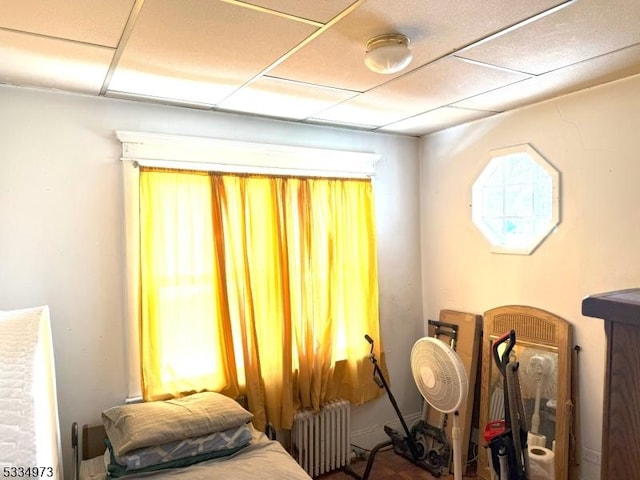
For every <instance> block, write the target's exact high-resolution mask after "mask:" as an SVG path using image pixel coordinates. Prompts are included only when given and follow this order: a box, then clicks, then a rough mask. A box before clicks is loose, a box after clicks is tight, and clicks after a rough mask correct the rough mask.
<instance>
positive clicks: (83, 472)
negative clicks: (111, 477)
mask: <svg viewBox="0 0 640 480" xmlns="http://www.w3.org/2000/svg"><path fill="white" fill-rule="evenodd" d="M310 478H311V477H309V475H307V473H306V472H305V471H304V470H303V469H302V467H300V465H298V464H297V463H296V461H295V460H294V459H293V458H292V457H291V456H290V455H289V454H288V453H287V452H286V450H285V449H284V448H283V447H282V445H280V443H278V442H276V441H273V440H269V439H268V438H267V437H266V436H265V435H264V434H262V433H260V432H256V433H255V434H254V440H253V441H252V442H251V444H250V445H249V446H247V447H245V448H243V449H242V450H240V451H239V452H237V453H235V454H233V455H231V456H229V457H225V458H217V459H214V460H208V461H205V462H202V463H198V464H196V465H191V466H190V467H184V468H174V469H168V470H162V471H159V472H154V473H147V474H143V475H127V476H125V477H122V480H134V479H146V480H215V479H221V480H258V479H260V480H263V479H266V480H310ZM105 479H106V474H105V460H104V458H103V457H102V456H100V457H96V458H93V459H91V460H85V461H83V462H82V464H81V465H80V480H105Z"/></svg>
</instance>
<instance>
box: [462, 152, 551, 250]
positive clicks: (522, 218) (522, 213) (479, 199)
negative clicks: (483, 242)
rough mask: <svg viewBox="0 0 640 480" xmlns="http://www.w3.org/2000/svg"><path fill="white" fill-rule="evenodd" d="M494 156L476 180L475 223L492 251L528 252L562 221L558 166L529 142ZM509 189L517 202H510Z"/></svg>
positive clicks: (474, 185) (472, 203)
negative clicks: (508, 201) (508, 198)
mask: <svg viewBox="0 0 640 480" xmlns="http://www.w3.org/2000/svg"><path fill="white" fill-rule="evenodd" d="M490 157H491V159H490V160H489V162H488V163H487V165H486V166H485V167H484V169H483V170H482V172H481V173H480V175H479V176H478V177H477V179H476V181H475V182H474V183H473V186H472V194H471V195H472V201H471V210H472V220H473V223H474V225H475V226H476V228H478V230H480V232H481V233H482V235H483V236H484V237H485V238H486V239H487V240H488V241H489V243H490V245H491V251H492V252H494V253H506V254H515V255H530V254H531V253H533V252H534V251H535V250H536V249H537V248H538V246H539V245H540V244H541V243H542V242H543V241H544V240H545V239H546V238H547V237H548V236H549V234H550V233H551V232H553V231H554V230H555V229H556V228H557V227H558V224H559V223H560V172H559V171H558V170H556V169H555V168H554V167H553V166H552V165H551V164H550V163H549V162H548V161H547V160H546V159H545V158H544V157H543V156H542V155H541V154H540V153H539V152H538V151H536V150H535V148H533V147H532V146H531V145H530V144H528V143H527V144H521V145H515V146H512V147H506V148H500V149H496V150H492V151H491V152H490ZM527 157H528V159H527ZM525 161H528V162H533V164H535V165H533V166H531V167H530V168H529V169H528V168H527V166H526V165H525V164H524V163H522V162H525ZM536 167H537V168H536ZM499 169H501V170H502V171H499ZM509 194H511V195H512V196H513V197H514V199H516V202H515V204H516V205H515V206H514V205H507V195H509ZM528 194H529V195H528ZM500 195H501V196H500ZM491 196H492V197H493V198H492V199H490V198H489V197H491ZM505 230H508V231H509V232H508V233H506V232H505Z"/></svg>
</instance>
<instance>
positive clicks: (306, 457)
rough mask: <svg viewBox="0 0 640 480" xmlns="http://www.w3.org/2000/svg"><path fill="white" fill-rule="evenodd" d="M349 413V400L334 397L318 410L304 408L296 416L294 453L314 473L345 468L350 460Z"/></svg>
mask: <svg viewBox="0 0 640 480" xmlns="http://www.w3.org/2000/svg"><path fill="white" fill-rule="evenodd" d="M350 413H351V404H350V403H349V402H348V401H347V400H335V401H333V402H330V403H327V404H326V405H324V406H323V407H322V408H321V409H320V411H319V412H314V411H313V410H303V411H300V412H297V413H296V414H295V416H294V419H293V428H292V430H291V443H292V450H293V457H294V458H295V459H296V460H297V462H298V463H299V464H300V466H301V467H302V468H303V469H304V470H305V471H306V472H307V473H308V474H309V475H310V476H312V477H315V476H317V475H322V474H323V473H327V472H330V471H332V470H336V469H338V468H342V467H344V466H345V465H348V464H349V461H350V453H351V448H350V443H351V442H350V437H351V432H350Z"/></svg>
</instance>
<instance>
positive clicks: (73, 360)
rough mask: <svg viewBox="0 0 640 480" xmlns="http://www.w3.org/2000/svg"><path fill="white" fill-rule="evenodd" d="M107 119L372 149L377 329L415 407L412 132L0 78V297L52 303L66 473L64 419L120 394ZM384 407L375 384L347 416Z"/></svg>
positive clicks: (96, 415) (118, 125)
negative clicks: (87, 93)
mask: <svg viewBox="0 0 640 480" xmlns="http://www.w3.org/2000/svg"><path fill="white" fill-rule="evenodd" d="M115 130H138V131H148V132H159V133H171V134H184V135H199V136H208V137H219V138H229V139H236V140H246V141H255V142H265V143H284V144H293V145H302V146H308V147H322V148H335V149H345V150H356V151H365V152H374V153H380V154H381V155H382V160H381V161H380V162H379V164H378V168H377V176H376V178H375V195H376V211H377V216H376V218H377V229H378V250H379V274H380V315H381V327H382V336H383V339H382V340H383V342H384V344H385V347H386V350H387V357H388V366H389V370H390V378H391V382H392V386H393V388H394V394H395V396H396V398H397V400H398V402H399V404H400V407H401V409H402V410H403V411H404V412H408V413H415V412H417V411H419V409H420V402H419V396H418V394H417V392H416V390H415V386H414V384H413V380H412V378H411V375H410V370H409V366H408V347H407V346H408V345H411V344H412V342H413V341H415V339H416V338H417V337H418V336H420V334H421V333H422V301H421V294H422V291H421V285H420V282H421V278H420V243H419V234H420V231H419V224H420V217H419V213H418V210H419V175H418V171H419V163H418V153H419V142H418V140H417V139H415V138H409V137H402V136H395V135H383V134H372V133H366V132H356V131H349V130H343V129H337V128H328V127H320V126H304V125H296V124H292V123H287V122H281V121H271V120H264V119H258V118H250V117H241V116H237V115H226V114H221V113H213V112H203V111H198V110H190V109H186V108H178V107H167V106H160V105H152V104H139V103H134V102H127V101H120V100H111V99H104V98H92V97H83V96H77V95H68V94H62V93H53V92H44V91H37V90H31V89H23V88H14V87H8V86H0V132H1V137H2V141H0V309H2V310H10V309H14V308H25V307H29V306H36V305H43V304H48V305H49V306H50V308H51V322H52V333H53V342H54V351H55V357H56V373H57V380H58V400H59V409H60V420H61V422H60V423H61V428H62V436H63V451H64V455H65V464H66V466H65V468H66V477H67V478H70V474H71V471H72V468H71V463H70V433H69V432H70V428H71V423H72V422H73V421H77V422H79V424H80V425H82V424H83V423H91V424H93V423H98V422H99V421H100V412H101V411H102V410H104V409H105V408H107V407H109V406H112V405H114V404H118V403H121V402H122V401H123V400H124V398H125V396H126V395H127V390H126V389H127V378H126V372H127V365H126V363H125V328H124V318H123V317H124V311H125V300H124V294H125V291H124V285H125V281H124V279H125V273H124V266H125V265H124V230H123V199H122V179H121V164H120V161H119V158H120V143H119V142H118V141H117V139H116V136H115V133H114V132H115ZM364 333H366V332H363V335H364ZM353 341H364V338H357V339H353ZM395 418H396V417H395V413H394V412H393V409H392V408H391V405H390V403H389V402H388V400H387V399H386V397H382V398H380V399H378V400H376V401H374V402H371V403H370V404H368V405H366V406H363V407H360V408H357V409H355V412H354V414H353V425H352V428H353V430H354V432H367V431H369V428H370V427H371V426H376V429H375V430H376V431H382V424H383V423H386V422H389V421H392V420H394V419H395Z"/></svg>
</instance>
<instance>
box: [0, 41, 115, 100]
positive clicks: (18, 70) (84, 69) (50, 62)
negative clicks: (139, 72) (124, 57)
mask: <svg viewBox="0 0 640 480" xmlns="http://www.w3.org/2000/svg"><path fill="white" fill-rule="evenodd" d="M113 52H114V51H113V50H112V49H110V48H105V47H96V46H92V45H86V44H80V43H75V42H70V41H67V40H56V39H53V38H48V37H40V36H37V35H31V34H24V33H19V32H12V31H6V30H0V83H8V84H11V85H29V86H34V87H42V88H54V89H59V90H67V91H72V92H79V93H89V94H95V95H97V94H98V93H100V88H101V87H102V83H103V82H104V79H105V77H106V75H107V71H108V69H109V64H110V62H111V59H112V58H113Z"/></svg>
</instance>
